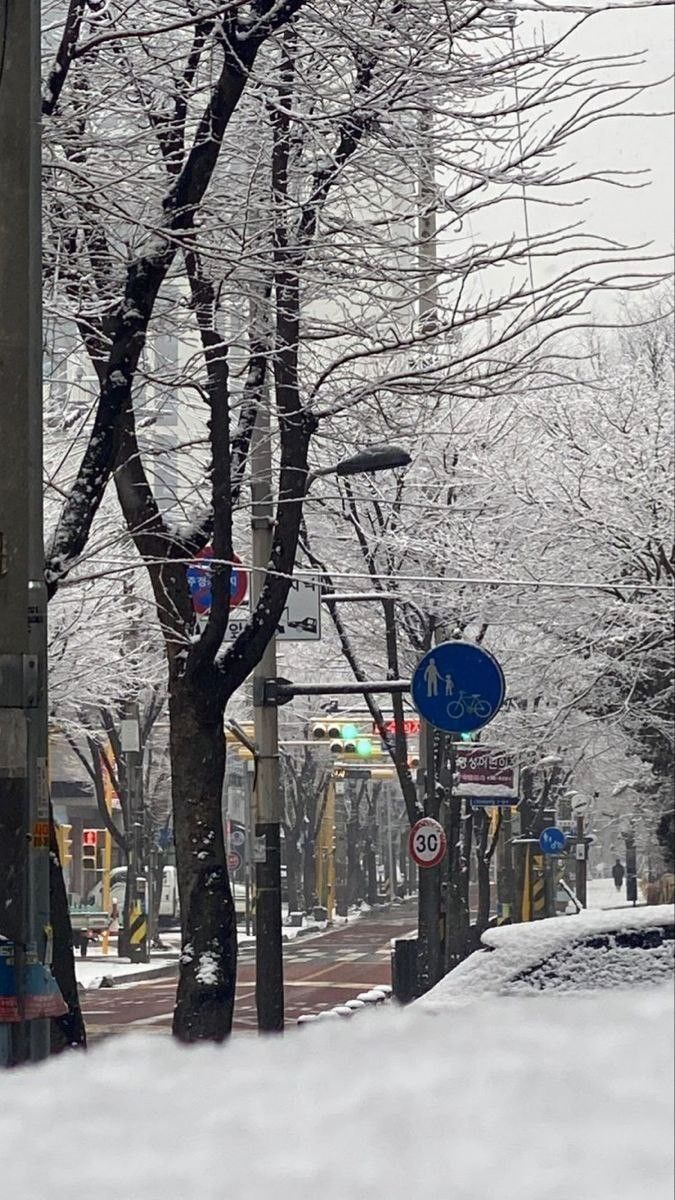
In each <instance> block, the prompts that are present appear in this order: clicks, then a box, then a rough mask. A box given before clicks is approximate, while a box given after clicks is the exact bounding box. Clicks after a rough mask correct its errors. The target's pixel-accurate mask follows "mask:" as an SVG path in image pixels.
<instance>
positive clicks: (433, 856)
mask: <svg viewBox="0 0 675 1200" xmlns="http://www.w3.org/2000/svg"><path fill="white" fill-rule="evenodd" d="M446 847H447V841H446V838H445V833H444V830H443V826H442V825H441V824H440V823H439V822H438V821H434V818H433V817H422V819H421V820H420V821H416V822H415V824H414V825H413V827H412V829H411V830H410V833H409V834H408V854H409V855H410V857H411V858H412V860H413V862H414V863H417V866H418V867H437V866H438V864H439V862H440V861H441V859H442V858H443V855H444V854H445V851H446Z"/></svg>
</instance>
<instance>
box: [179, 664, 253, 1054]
mask: <svg viewBox="0 0 675 1200" xmlns="http://www.w3.org/2000/svg"><path fill="white" fill-rule="evenodd" d="M174 671H175V667H174ZM169 708H170V715H171V751H172V763H173V773H172V778H173V797H174V838H175V842H176V864H177V871H178V886H179V891H180V899H181V926H182V939H183V952H182V955H181V965H180V975H179V981H178V993H177V997H176V1008H175V1012H174V1019H173V1032H174V1034H175V1036H176V1037H178V1038H179V1039H180V1040H181V1041H183V1042H196V1041H200V1040H203V1039H208V1040H210V1041H215V1042H221V1041H223V1039H224V1038H225V1037H227V1035H228V1034H229V1032H230V1030H231V1027H232V1014H233V1007H234V1003H233V1002H234V987H235V981H236V969H237V930H236V914H235V908H234V901H233V898H232V892H231V889H230V883H229V879H228V874H227V866H226V863H225V843H224V834H223V820H222V808H221V792H222V783H223V775H224V770H225V739H224V737H223V732H222V728H223V727H222V681H221V680H220V679H219V677H218V673H217V671H216V670H215V668H213V669H212V671H211V672H204V674H203V675H202V676H201V677H199V678H192V679H186V678H185V677H184V676H181V675H179V674H178V673H177V672H176V673H175V674H174V677H173V678H172V680H171V691H170V698H169Z"/></svg>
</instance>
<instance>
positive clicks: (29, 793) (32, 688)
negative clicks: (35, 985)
mask: <svg viewBox="0 0 675 1200" xmlns="http://www.w3.org/2000/svg"><path fill="white" fill-rule="evenodd" d="M40 195H41V187H40V4H39V0H0V388H1V395H0V413H1V417H2V436H0V936H1V937H2V938H5V939H7V942H8V943H9V944H8V945H6V946H3V948H2V950H3V953H4V955H5V957H6V958H8V959H9V960H10V961H11V959H12V957H13V959H14V966H15V973H16V981H17V988H18V994H19V1006H21V1003H22V996H23V995H24V994H25V993H24V986H25V971H24V968H25V965H26V962H27V961H29V960H30V959H31V957H32V956H33V955H37V957H38V959H39V960H40V961H42V962H44V961H48V959H49V955H50V950H51V930H50V925H49V848H48V840H49V839H48V834H49V795H48V790H47V697H46V596H45V588H44V549H43V536H42V372H41V364H42V331H41V264H40V258H41V253H40V250H41V248H40ZM45 829H46V833H47V836H46V837H45V836H43V833H44V830H45ZM0 1022H2V1015H1V1014H0ZM48 1053H49V1022H48V1021H47V1020H45V1019H41V1020H33V1021H25V1020H23V1021H19V1022H17V1023H13V1024H12V1025H8V1024H5V1023H2V1024H0V1064H4V1065H8V1064H14V1063H19V1062H24V1061H26V1060H27V1059H29V1058H30V1059H35V1060H37V1059H41V1058H44V1057H46V1055H47V1054H48Z"/></svg>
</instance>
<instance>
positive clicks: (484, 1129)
mask: <svg viewBox="0 0 675 1200" xmlns="http://www.w3.org/2000/svg"><path fill="white" fill-rule="evenodd" d="M672 1028H673V1003H672V995H671V994H670V990H669V989H665V988H662V989H656V990H654V991H651V992H644V993H643V992H638V993H635V992H630V993H625V992H624V993H621V994H607V993H605V994H603V995H602V997H601V998H600V999H598V997H597V996H589V995H584V996H575V997H569V996H566V997H564V998H561V997H557V996H540V997H534V998H531V999H528V1000H523V999H520V998H515V999H500V1000H491V1001H487V1002H482V1003H477V1004H475V1005H473V1006H472V1007H470V1008H468V1007H467V1008H462V1009H460V1010H458V1011H453V1012H452V1014H449V1013H446V1015H445V1016H443V1015H441V1016H438V1017H432V1016H430V1015H429V1014H427V1013H426V1012H424V1011H422V1010H420V1009H419V1008H417V1007H416V1008H415V1009H412V1010H411V1009H408V1010H405V1011H402V1010H397V1009H395V1008H391V1009H385V1010H381V1009H380V1010H379V1011H377V1012H374V1013H370V1012H365V1013H362V1014H360V1015H359V1016H358V1018H356V1019H355V1020H352V1021H345V1022H342V1021H339V1020H336V1021H333V1022H328V1021H326V1022H316V1023H313V1024H311V1025H308V1026H307V1027H306V1028H302V1029H299V1030H294V1031H292V1032H290V1033H289V1034H288V1035H287V1036H286V1037H285V1038H283V1039H278V1040H271V1039H258V1038H255V1037H248V1036H241V1037H239V1038H235V1039H233V1040H232V1042H231V1043H230V1044H229V1045H228V1046H226V1047H223V1048H222V1049H217V1050H216V1049H210V1048H198V1049H194V1050H185V1049H181V1048H179V1047H178V1046H176V1045H174V1044H172V1043H171V1042H170V1041H169V1040H168V1039H165V1038H163V1037H160V1036H158V1035H155V1036H147V1035H146V1036H139V1035H136V1036H133V1037H130V1038H119V1039H111V1040H110V1041H108V1042H107V1043H105V1044H104V1045H103V1046H101V1047H100V1048H99V1049H97V1050H95V1051H93V1052H91V1053H90V1054H89V1055H87V1056H79V1055H76V1054H74V1055H71V1056H69V1057H64V1058H61V1059H60V1060H56V1061H53V1062H50V1063H48V1064H46V1065H44V1066H41V1067H38V1068H29V1069H25V1070H21V1071H17V1072H15V1073H9V1074H5V1075H2V1076H0V1101H1V1103H0V1147H2V1148H3V1150H4V1151H5V1153H4V1156H3V1172H2V1183H3V1188H2V1190H3V1195H6V1196H8V1197H16V1198H17V1200H18V1198H19V1197H20V1198H21V1200H44V1197H45V1196H49V1200H72V1198H73V1197H80V1196H86V1197H93V1198H95V1200H113V1198H114V1200H119V1197H120V1196H125V1197H129V1200H225V1198H226V1197H241V1198H242V1200H263V1198H265V1200H269V1197H270V1196H274V1200H311V1198H312V1197H320V1198H321V1200H378V1198H379V1197H387V1200H411V1197H417V1196H422V1195H424V1196H425V1197H427V1200H436V1198H438V1200H441V1198H443V1200H445V1198H447V1197H452V1200H542V1197H546V1200H569V1197H571V1196H578V1197H584V1198H585V1200H616V1197H617V1196H623V1197H626V1200H637V1198H638V1197H643V1196H648V1197H649V1200H666V1198H668V1200H671V1194H672V1193H671V1170H672V1163H671V1160H670V1155H669V1147H670V1145H671V1120H672V1115H673V1114H672V1111H671V1109H672V1094H673V1089H672V1079H671V1069H670V1063H671V1061H672Z"/></svg>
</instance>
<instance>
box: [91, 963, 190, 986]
mask: <svg viewBox="0 0 675 1200" xmlns="http://www.w3.org/2000/svg"><path fill="white" fill-rule="evenodd" d="M101 967H102V970H101V976H100V977H101V978H102V979H105V977H106V973H105V963H102V964H101ZM177 974H178V959H177V958H175V959H173V960H172V961H171V962H168V963H165V964H164V965H162V966H161V967H155V968H154V969H153V968H152V967H148V969H147V971H133V972H132V971H130V972H129V973H128V974H126V973H121V972H120V973H118V974H116V975H111V976H109V977H108V978H110V979H112V981H113V984H112V986H113V987H116V986H117V984H118V983H147V981H148V980H149V979H168V978H170V977H171V976H172V975H177ZM77 990H78V992H79V991H82V992H89V991H92V992H96V991H99V990H100V987H99V988H87V987H85V986H84V984H83V983H80V982H79V980H78V983H77Z"/></svg>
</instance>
